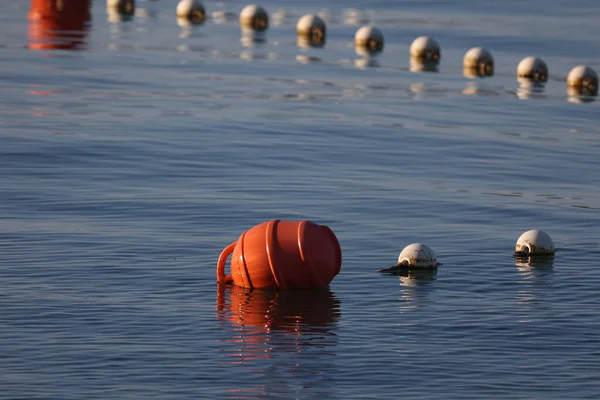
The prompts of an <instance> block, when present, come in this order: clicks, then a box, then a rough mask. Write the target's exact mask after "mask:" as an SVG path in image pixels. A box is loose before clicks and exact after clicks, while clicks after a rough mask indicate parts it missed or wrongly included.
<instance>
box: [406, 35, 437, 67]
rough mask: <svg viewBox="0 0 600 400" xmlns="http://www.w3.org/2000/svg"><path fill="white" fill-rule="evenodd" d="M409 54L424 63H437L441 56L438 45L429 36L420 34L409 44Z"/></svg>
mask: <svg viewBox="0 0 600 400" xmlns="http://www.w3.org/2000/svg"><path fill="white" fill-rule="evenodd" d="M410 56H411V58H416V59H419V60H422V61H423V62H424V63H427V62H433V63H437V62H439V61H440V57H441V50H440V45H439V44H438V42H436V41H435V40H434V39H432V38H430V37H429V36H420V37H418V38H416V39H415V40H413V42H412V44H411V45H410Z"/></svg>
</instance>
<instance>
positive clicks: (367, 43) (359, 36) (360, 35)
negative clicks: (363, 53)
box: [354, 25, 383, 54]
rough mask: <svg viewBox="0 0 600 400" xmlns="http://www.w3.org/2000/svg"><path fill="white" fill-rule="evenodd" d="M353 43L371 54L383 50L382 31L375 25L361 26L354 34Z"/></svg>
mask: <svg viewBox="0 0 600 400" xmlns="http://www.w3.org/2000/svg"><path fill="white" fill-rule="evenodd" d="M354 45H355V46H356V47H357V48H360V49H364V50H367V51H368V52H369V53H371V54H372V53H379V52H380V51H382V50H383V33H381V31H380V30H379V28H377V27H375V26H371V25H367V26H363V27H362V28H360V29H359V30H358V31H356V34H355V35H354Z"/></svg>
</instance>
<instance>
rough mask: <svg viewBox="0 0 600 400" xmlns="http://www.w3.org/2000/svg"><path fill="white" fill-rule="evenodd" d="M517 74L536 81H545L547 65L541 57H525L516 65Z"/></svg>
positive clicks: (546, 78)
mask: <svg viewBox="0 0 600 400" xmlns="http://www.w3.org/2000/svg"><path fill="white" fill-rule="evenodd" d="M517 76H518V77H519V78H526V79H530V80H532V81H536V82H546V81H547V80H548V66H546V63H545V62H544V61H543V60H542V59H541V58H537V57H533V56H529V57H525V58H524V59H522V60H521V62H520V63H519V65H518V66H517Z"/></svg>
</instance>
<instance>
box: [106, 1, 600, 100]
mask: <svg viewBox="0 0 600 400" xmlns="http://www.w3.org/2000/svg"><path fill="white" fill-rule="evenodd" d="M107 7H108V9H109V10H110V11H111V12H117V13H119V14H122V15H128V16H131V15H133V13H134V10H135V0H107ZM176 15H177V18H179V19H182V20H184V21H186V22H187V23H190V24H200V23H202V22H204V20H205V18H206V9H205V8H204V5H203V4H202V2H201V1H200V0H181V1H180V2H179V4H178V5H177V9H176ZM239 19H240V25H241V27H242V28H243V29H245V30H250V31H252V32H264V31H265V30H267V29H268V28H269V14H268V13H267V12H266V11H265V9H264V8H262V7H261V6H259V5H256V4H250V5H247V6H245V7H244V8H243V9H242V11H241V13H240V17H239ZM296 33H297V36H298V39H299V43H302V44H303V45H304V46H311V47H321V46H323V45H324V44H325V39H326V33H327V28H326V24H325V21H324V20H323V19H322V18H321V17H320V16H318V15H317V14H307V15H304V16H303V17H302V18H300V19H299V20H298V23H297V24H296ZM354 44H355V48H356V51H357V53H358V54H359V55H362V56H367V57H371V56H375V55H377V54H378V53H380V52H382V51H383V48H384V37H383V33H382V32H381V30H380V29H379V28H377V27H375V26H371V25H368V26H363V27H361V28H360V29H358V31H357V32H356V34H355V35H354ZM410 57H411V63H413V64H415V65H417V67H416V68H414V69H415V70H418V71H435V70H436V68H437V64H438V63H439V62H440V59H441V49H440V45H439V44H438V42H437V41H436V40H435V39H433V38H431V37H429V36H421V37H418V38H416V39H415V40H414V41H413V42H412V44H411V46H410ZM463 68H464V72H465V75H466V76H468V77H472V78H475V77H486V76H492V75H493V74H494V58H493V57H492V54H491V53H490V52H489V51H488V50H486V49H484V48H481V47H474V48H472V49H470V50H469V51H467V52H466V54H465V55H464V58H463ZM548 76H549V75H548V66H547V65H546V63H545V62H544V61H543V60H542V59H541V58H538V57H534V56H529V57H525V58H524V59H523V60H521V62H519V64H518V66H517V77H518V78H519V80H526V81H529V82H533V83H534V84H543V83H544V82H546V81H547V80H548ZM566 81H567V92H568V93H569V95H584V96H596V95H597V94H598V74H597V73H596V71H594V70H593V69H592V68H591V67H589V66H586V65H578V66H576V67H574V68H573V69H572V70H571V71H570V72H569V74H568V75H567V79H566Z"/></svg>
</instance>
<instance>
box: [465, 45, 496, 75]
mask: <svg viewBox="0 0 600 400" xmlns="http://www.w3.org/2000/svg"><path fill="white" fill-rule="evenodd" d="M463 67H464V75H465V76H466V77H467V78H475V77H483V76H492V75H494V58H493V57H492V54H491V53H490V52H489V51H487V50H486V49H484V48H481V47H473V48H472V49H470V50H469V51H467V52H466V53H465V56H464V58H463Z"/></svg>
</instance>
